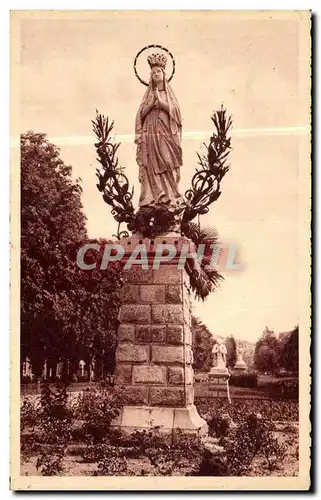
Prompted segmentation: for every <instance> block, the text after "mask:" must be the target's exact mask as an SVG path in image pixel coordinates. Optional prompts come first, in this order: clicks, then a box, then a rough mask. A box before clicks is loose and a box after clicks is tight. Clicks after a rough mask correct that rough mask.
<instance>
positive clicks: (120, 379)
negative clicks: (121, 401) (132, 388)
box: [115, 363, 132, 385]
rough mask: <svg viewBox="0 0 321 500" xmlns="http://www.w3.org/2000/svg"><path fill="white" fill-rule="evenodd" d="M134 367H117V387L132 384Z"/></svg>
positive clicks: (119, 365)
mask: <svg viewBox="0 0 321 500" xmlns="http://www.w3.org/2000/svg"><path fill="white" fill-rule="evenodd" d="M131 381H132V365H125V364H123V363H118V364H117V366H116V374H115V382H116V385H124V384H131Z"/></svg>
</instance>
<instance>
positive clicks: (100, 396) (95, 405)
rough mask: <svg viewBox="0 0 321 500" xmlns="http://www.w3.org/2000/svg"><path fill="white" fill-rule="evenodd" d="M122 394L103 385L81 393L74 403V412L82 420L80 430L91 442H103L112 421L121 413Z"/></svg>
mask: <svg viewBox="0 0 321 500" xmlns="http://www.w3.org/2000/svg"><path fill="white" fill-rule="evenodd" d="M121 400H122V396H121V393H120V392H119V391H118V393H117V394H116V393H115V392H114V391H113V390H111V389H109V388H108V387H105V386H103V385H101V386H100V387H98V388H95V389H93V390H91V391H88V392H83V393H82V394H80V395H79V397H78V399H77V401H75V402H74V405H73V413H74V415H75V417H76V418H78V419H79V420H81V421H82V425H81V427H80V429H78V432H80V433H81V434H82V433H83V436H84V437H85V439H86V440H87V441H88V442H89V443H101V442H102V441H103V440H104V439H105V438H106V436H107V434H108V431H109V427H110V424H111V421H112V420H113V419H114V418H116V417H117V416H118V415H119V412H120V409H121V406H122V401H121Z"/></svg>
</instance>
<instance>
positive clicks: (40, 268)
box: [21, 131, 120, 377]
mask: <svg viewBox="0 0 321 500" xmlns="http://www.w3.org/2000/svg"><path fill="white" fill-rule="evenodd" d="M71 172H72V170H71V167H70V166H66V165H65V164H64V162H63V161H62V160H61V158H60V157H59V149H58V148H57V147H56V146H54V145H53V144H51V143H50V142H48V140H47V139H46V136H45V134H38V133H34V132H31V131H30V132H27V133H26V134H23V135H22V136H21V355H22V357H25V356H28V357H29V358H30V360H31V363H32V366H33V371H34V373H35V375H36V376H38V377H39V376H40V375H41V372H42V367H43V363H44V359H45V358H46V359H48V360H49V361H50V360H53V361H55V362H56V361H58V360H59V359H61V360H62V361H67V360H68V361H69V362H70V363H71V365H75V364H76V362H78V361H79V356H80V355H81V356H86V355H87V356H89V355H90V356H91V355H93V354H94V347H95V346H99V347H97V349H98V350H99V352H100V353H102V352H103V351H104V347H103V346H106V345H108V344H109V345H111V346H114V344H115V341H114V337H115V328H116V327H115V323H116V321H117V320H116V319H115V318H117V307H118V306H119V296H118V289H119V281H120V275H119V272H118V271H117V270H115V269H114V270H108V271H107V272H105V271H104V272H99V271H97V273H95V272H94V271H85V270H82V269H80V268H79V267H78V265H77V263H76V255H77V252H78V249H79V248H80V247H81V246H82V245H83V244H84V243H86V242H87V240H88V238H87V232H86V225H85V223H86V218H85V216H84V214H83V212H82V204H81V192H82V189H81V185H80V179H76V180H75V181H73V180H72V177H71ZM101 243H103V242H101ZM87 257H88V258H89V259H90V258H92V257H91V256H90V254H89V255H88V256H87ZM97 337H98V339H97ZM111 339H112V341H110V340H111ZM71 368H72V366H71Z"/></svg>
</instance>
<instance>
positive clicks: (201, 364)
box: [192, 316, 215, 372]
mask: <svg viewBox="0 0 321 500" xmlns="http://www.w3.org/2000/svg"><path fill="white" fill-rule="evenodd" d="M192 338H193V357H194V366H193V367H194V370H195V371H202V372H208V371H209V370H210V369H211V367H212V365H213V354H212V349H213V346H214V344H215V340H214V338H213V335H212V334H211V332H210V330H209V329H208V328H207V326H206V325H204V324H203V323H202V321H201V320H200V319H199V318H196V317H195V316H192Z"/></svg>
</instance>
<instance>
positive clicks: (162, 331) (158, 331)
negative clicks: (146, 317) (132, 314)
mask: <svg viewBox="0 0 321 500" xmlns="http://www.w3.org/2000/svg"><path fill="white" fill-rule="evenodd" d="M150 329H151V335H152V342H156V343H158V344H161V343H164V342H165V341H166V325H151V327H150Z"/></svg>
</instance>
